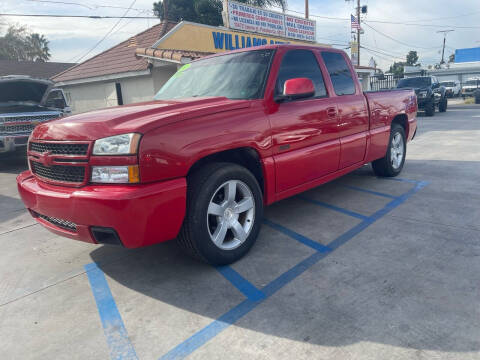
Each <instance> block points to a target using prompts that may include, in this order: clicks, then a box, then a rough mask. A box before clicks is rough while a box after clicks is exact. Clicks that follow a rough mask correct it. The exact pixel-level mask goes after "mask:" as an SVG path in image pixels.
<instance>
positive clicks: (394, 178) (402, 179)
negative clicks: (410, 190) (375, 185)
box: [377, 177, 418, 184]
mask: <svg viewBox="0 0 480 360" xmlns="http://www.w3.org/2000/svg"><path fill="white" fill-rule="evenodd" d="M377 179H382V180H392V181H399V182H406V183H410V184H417V183H418V180H412V179H404V178H397V177H386V178H383V177H379V178H377Z"/></svg>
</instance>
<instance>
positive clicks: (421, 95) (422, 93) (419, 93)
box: [418, 91, 427, 97]
mask: <svg viewBox="0 0 480 360" xmlns="http://www.w3.org/2000/svg"><path fill="white" fill-rule="evenodd" d="M418 97H427V92H426V91H419V92H418Z"/></svg>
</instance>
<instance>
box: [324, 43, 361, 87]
mask: <svg viewBox="0 0 480 360" xmlns="http://www.w3.org/2000/svg"><path fill="white" fill-rule="evenodd" d="M322 59H323V61H324V62H325V66H326V67H327V70H328V73H329V75H330V79H331V80H332V84H333V89H334V90H335V94H337V95H352V94H355V82H354V81H353V78H352V73H351V72H350V68H349V67H348V65H347V62H346V61H345V58H344V57H343V55H342V54H340V53H336V52H322Z"/></svg>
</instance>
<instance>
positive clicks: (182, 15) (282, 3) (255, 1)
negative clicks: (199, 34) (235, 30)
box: [153, 0, 287, 26]
mask: <svg viewBox="0 0 480 360" xmlns="http://www.w3.org/2000/svg"><path fill="white" fill-rule="evenodd" d="M237 1H239V2H242V3H244V4H249V5H253V6H258V7H261V8H265V7H269V6H279V7H281V8H282V9H283V10H285V9H286V7H287V0H237ZM166 10H168V11H166ZM153 11H154V13H155V15H156V16H158V17H159V18H160V19H162V20H163V19H164V18H165V17H168V20H171V21H181V20H186V21H193V22H198V23H201V24H208V25H213V26H219V25H223V20H222V1H221V0H193V1H192V0H162V1H158V2H156V3H154V4H153Z"/></svg>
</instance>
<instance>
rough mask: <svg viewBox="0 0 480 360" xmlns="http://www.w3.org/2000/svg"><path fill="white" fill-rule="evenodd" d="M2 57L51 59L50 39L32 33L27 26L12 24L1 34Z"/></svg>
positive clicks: (26, 59)
mask: <svg viewBox="0 0 480 360" xmlns="http://www.w3.org/2000/svg"><path fill="white" fill-rule="evenodd" d="M0 59H2V60H16V61H47V60H48V59H50V49H49V47H48V40H47V39H46V38H45V36H43V35H40V34H36V33H34V34H31V33H29V31H28V29H27V28H26V27H25V26H20V25H11V26H9V27H8V29H7V31H6V33H5V34H4V35H3V36H0Z"/></svg>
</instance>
